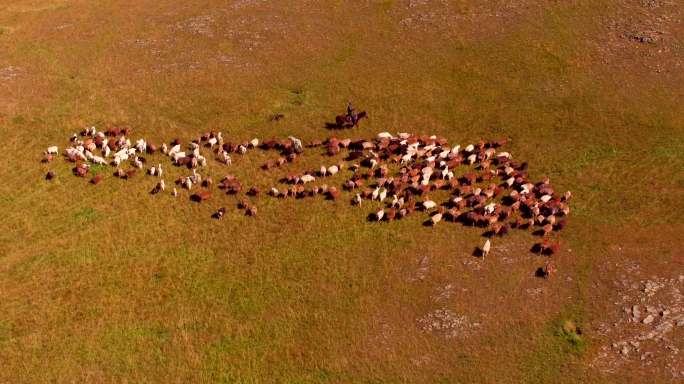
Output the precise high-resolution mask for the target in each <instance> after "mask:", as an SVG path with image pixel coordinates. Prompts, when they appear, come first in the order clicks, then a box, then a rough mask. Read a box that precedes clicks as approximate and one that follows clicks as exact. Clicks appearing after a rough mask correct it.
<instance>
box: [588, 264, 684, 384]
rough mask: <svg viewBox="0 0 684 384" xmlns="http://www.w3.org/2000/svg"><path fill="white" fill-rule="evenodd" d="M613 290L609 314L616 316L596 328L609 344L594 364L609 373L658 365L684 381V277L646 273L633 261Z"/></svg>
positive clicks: (602, 348)
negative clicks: (683, 342) (644, 274)
mask: <svg viewBox="0 0 684 384" xmlns="http://www.w3.org/2000/svg"><path fill="white" fill-rule="evenodd" d="M613 288H614V290H615V292H616V296H615V301H614V302H613V311H612V313H611V314H610V316H606V318H607V319H613V320H612V322H610V321H608V322H600V323H599V324H598V325H597V326H596V329H595V330H593V332H594V333H595V334H596V336H597V337H600V338H601V339H602V344H603V345H602V346H601V347H600V352H599V353H598V354H597V356H596V358H595V359H594V361H593V365H594V366H595V367H597V368H599V369H601V370H602V371H604V372H606V373H612V372H615V371H616V370H618V369H621V368H627V367H626V366H633V367H641V368H642V369H644V368H647V367H648V369H649V370H650V369H652V366H658V367H661V368H660V369H666V370H667V371H669V373H670V374H671V375H672V378H674V379H684V359H682V351H680V349H681V347H682V343H681V341H682V334H683V333H684V295H683V294H682V290H683V289H684V275H678V276H674V277H659V276H643V274H642V272H641V270H640V267H639V265H633V266H631V267H630V268H629V269H628V270H627V271H626V273H624V274H622V275H621V276H620V277H619V278H618V279H616V280H615V281H614V282H613ZM658 362H659V363H661V364H657V363H658ZM649 366H651V367H649Z"/></svg>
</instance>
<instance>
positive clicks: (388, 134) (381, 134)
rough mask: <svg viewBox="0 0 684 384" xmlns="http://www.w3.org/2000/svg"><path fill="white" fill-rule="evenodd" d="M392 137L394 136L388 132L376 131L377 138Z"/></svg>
mask: <svg viewBox="0 0 684 384" xmlns="http://www.w3.org/2000/svg"><path fill="white" fill-rule="evenodd" d="M393 138H394V136H392V134H391V133H389V132H380V133H378V139H393Z"/></svg>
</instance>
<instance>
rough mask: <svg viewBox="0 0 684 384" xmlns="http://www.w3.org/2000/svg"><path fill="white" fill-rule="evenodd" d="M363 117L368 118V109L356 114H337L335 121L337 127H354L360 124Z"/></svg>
mask: <svg viewBox="0 0 684 384" xmlns="http://www.w3.org/2000/svg"><path fill="white" fill-rule="evenodd" d="M363 118H368V114H367V113H366V111H362V112H359V113H358V114H356V115H352V116H349V115H337V116H336V117H335V123H336V124H337V125H336V127H337V128H353V127H358V126H359V121H361V119H363Z"/></svg>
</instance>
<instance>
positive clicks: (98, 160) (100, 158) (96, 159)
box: [92, 156, 107, 165]
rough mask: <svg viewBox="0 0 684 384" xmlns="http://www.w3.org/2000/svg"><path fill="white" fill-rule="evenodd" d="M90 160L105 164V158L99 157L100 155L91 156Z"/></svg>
mask: <svg viewBox="0 0 684 384" xmlns="http://www.w3.org/2000/svg"><path fill="white" fill-rule="evenodd" d="M92 162H93V163H95V164H99V165H105V164H107V160H105V159H104V158H103V157H100V156H93V158H92Z"/></svg>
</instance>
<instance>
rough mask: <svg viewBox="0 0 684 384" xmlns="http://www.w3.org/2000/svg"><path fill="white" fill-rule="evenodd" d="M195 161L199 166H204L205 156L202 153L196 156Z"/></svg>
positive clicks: (205, 162) (205, 164)
mask: <svg viewBox="0 0 684 384" xmlns="http://www.w3.org/2000/svg"><path fill="white" fill-rule="evenodd" d="M197 163H198V164H199V166H200V167H206V166H207V159H206V157H204V156H202V155H199V156H197Z"/></svg>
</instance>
